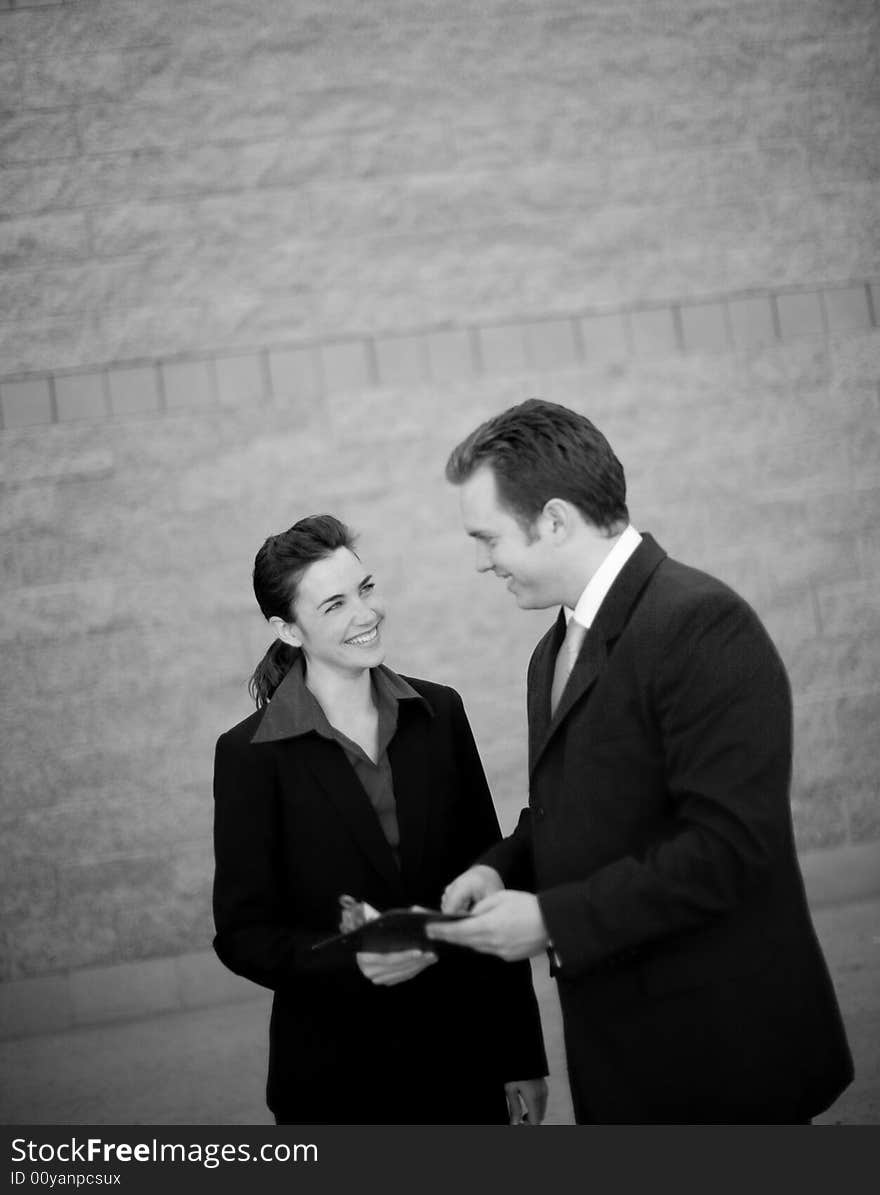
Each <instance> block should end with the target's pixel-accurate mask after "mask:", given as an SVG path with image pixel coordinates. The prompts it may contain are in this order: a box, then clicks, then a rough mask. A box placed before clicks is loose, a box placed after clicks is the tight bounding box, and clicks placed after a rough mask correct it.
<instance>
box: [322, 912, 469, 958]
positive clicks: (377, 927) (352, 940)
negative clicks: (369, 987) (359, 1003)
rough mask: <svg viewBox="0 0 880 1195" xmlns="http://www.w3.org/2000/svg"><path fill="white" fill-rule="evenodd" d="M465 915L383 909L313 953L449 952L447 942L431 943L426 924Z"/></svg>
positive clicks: (464, 914) (324, 943)
mask: <svg viewBox="0 0 880 1195" xmlns="http://www.w3.org/2000/svg"><path fill="white" fill-rule="evenodd" d="M467 916H468V914H467V913H441V912H440V910H439V909H386V911H385V912H384V913H382V914H380V916H378V917H375V918H373V920H372V921H366V922H364V924H363V925H359V926H358V927H357V929H350V930H347V931H346V932H344V933H341V934H334V935H333V937H332V938H324V939H323V940H322V941H321V942H316V943H315V944H314V946H312V950H320V951H325V950H344V951H359V950H369V951H374V952H375V953H377V954H389V953H390V952H391V951H393V950H432V951H434V953H437V951H438V948H439V949H440V950H443V949H444V948H447V949H448V948H449V943H447V942H434V941H432V940H431V938H429V937H427V935H426V934H425V926H426V925H427V923H428V922H429V921H458V920H459V919H460V918H461V917H467Z"/></svg>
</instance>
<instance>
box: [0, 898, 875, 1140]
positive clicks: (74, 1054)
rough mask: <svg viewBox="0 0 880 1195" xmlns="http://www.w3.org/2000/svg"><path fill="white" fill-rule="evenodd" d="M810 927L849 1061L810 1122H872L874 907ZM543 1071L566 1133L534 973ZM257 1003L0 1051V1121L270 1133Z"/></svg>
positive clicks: (566, 1109)
mask: <svg viewBox="0 0 880 1195" xmlns="http://www.w3.org/2000/svg"><path fill="white" fill-rule="evenodd" d="M814 920H815V924H816V929H817V932H818V934H819V937H820V939H821V941H822V945H823V948H824V950H825V952H826V957H827V959H828V962H829V966H830V967H831V970H832V973H833V976H834V981H835V984H836V987H837V991H838V995H839V998H840V1002H841V1007H842V1009H843V1014H844V1019H845V1021H846V1024H847V1028H848V1032H849V1036H850V1042H851V1045H852V1050H853V1054H854V1056H855V1060H856V1078H855V1080H854V1082H853V1083H852V1085H851V1086H850V1087H849V1089H848V1090H847V1091H846V1092H844V1094H843V1095H842V1096H841V1098H840V1099H839V1100H838V1101H837V1102H836V1103H835V1104H834V1105H833V1106H832V1107H831V1108H830V1109H829V1110H828V1111H827V1112H826V1113H825V1114H824V1115H823V1116H822V1117H820V1118H819V1123H821V1124H880V898H877V899H872V900H869V901H861V902H856V903H847V904H839V905H832V906H827V907H823V908H821V909H818V910H816V911H814ZM535 982H536V987H537V990H538V994H539V998H540V1001H541V1007H542V1015H543V1019H544V1026H545V1033H546V1038H547V1047H548V1053H549V1058H550V1067H551V1076H550V1083H551V1093H550V1103H549V1109H548V1114H547V1119H546V1123H547V1124H555V1125H559V1124H571V1123H572V1116H571V1105H570V1102H569V1096H568V1090H567V1084H566V1077H565V1061H564V1051H563V1046H562V1035H561V1026H560V1019H559V1008H558V1004H557V1000H556V991H555V985H554V984H553V983H552V981H551V980H550V979H549V977H548V975H547V969H546V967H545V966H544V964H543V962H539V963H537V964H536V966H535ZM267 1028H268V995H266V996H263V995H260V996H258V997H257V998H254V999H249V1000H246V1001H243V1002H241V1001H240V1002H237V1003H233V1004H225V1005H220V1006H215V1007H211V1008H203V1009H195V1010H190V1011H187V1012H178V1013H168V1014H164V1015H160V1016H154V1017H149V1018H145V1019H140V1020H130V1021H126V1022H124V1023H119V1022H117V1023H115V1024H109V1025H101V1026H97V1027H91V1028H79V1029H72V1030H69V1031H67V1032H63V1033H53V1034H48V1035H43V1036H34V1037H27V1038H21V1039H19V1040H13V1041H5V1042H0V1074H2V1076H3V1086H2V1092H0V1123H3V1124H5V1125H15V1124H60V1125H67V1124H76V1125H85V1124H89V1125H96V1124H149V1125H162V1124H165V1125H178V1124H188V1125H209V1124H236V1125H260V1124H271V1123H272V1119H271V1117H270V1115H269V1113H268V1111H267V1109H266V1107H265V1104H264V1100H263V1085H264V1081H265V1065H266V1037H267Z"/></svg>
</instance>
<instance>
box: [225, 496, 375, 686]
mask: <svg viewBox="0 0 880 1195" xmlns="http://www.w3.org/2000/svg"><path fill="white" fill-rule="evenodd" d="M354 544H355V537H354V535H353V534H352V532H351V531H350V530H349V529H348V527H346V525H345V524H344V523H340V521H339V519H335V518H334V517H333V515H309V516H308V518H305V519H300V520H299V522H298V523H294V525H293V526H292V527H290V528H289V529H288V530H287V531H282V532H281V534H280V535H270V536H269V538H268V539H267V540H266V542H265V543H264V544H263V546H262V548H260V550H259V552H257V555H256V558H255V560H254V594H255V596H256V599H257V604H258V605H259V607H260V609H261V610H262V612H263V617H264V618H266V619H267V620H268V619H270V618H283V619H284V621H285V622H290V620H291V617H292V615H293V604H294V602H295V601H296V590H297V586H298V585H299V582H300V579H301V577H302V575H303V573H304V572H305V571H306V569H307V568H308V567H309V565H310V564H314V563H315V561H316V560H324V559H325V558H326V557H327V556H332V555H333V553H334V552H335V551H336V550H337V549H338V548H348V549H349V551H351V552H353V551H354ZM297 654H298V649H297V648H295V647H291V646H290V645H289V644H287V643H283V642H282V641H281V640H280V639H276V640H275V642H274V643H273V644H272V646H271V647H270V648H269V650H268V651H267V652H266V654H265V655H264V656H263V658H262V660H260V662H259V664H257V666H256V668H255V669H254V674H253V676H252V677H251V679H250V681H249V682H248V692H249V693H250V695H251V697H253V699H254V701H255V702H256V704H257V708H258V709H262V707H263V706H264V705H267V704H268V701H269V698H270V697H271V696H272V694H273V693H274V692H275V690H276V689H277V688H278V686H279V685H280V684H281V682H282V680H283V679H284V677H285V676H286V675H287V673H288V672H289V671H290V668H291V666H292V664H293V662H294V660H295V659H296V657H297Z"/></svg>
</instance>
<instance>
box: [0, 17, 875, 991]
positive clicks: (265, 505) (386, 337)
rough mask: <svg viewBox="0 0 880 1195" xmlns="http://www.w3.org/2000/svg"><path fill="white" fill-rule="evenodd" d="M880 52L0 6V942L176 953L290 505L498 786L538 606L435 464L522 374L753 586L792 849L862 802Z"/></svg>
mask: <svg viewBox="0 0 880 1195" xmlns="http://www.w3.org/2000/svg"><path fill="white" fill-rule="evenodd" d="M878 56H880V12H878V9H877V6H876V4H875V3H874V0H840V2H837V3H833V4H832V3H830V2H828V0H763V2H760V3H759V2H757V0H755V2H753V0H738V2H735V3H730V2H729V0H725V2H723V3H722V2H721V0H634V2H633V3H631V4H627V5H625V6H621V5H619V4H616V3H611V2H610V0H609V2H607V3H606V2H599V3H591V4H587V5H585V4H583V3H575V2H574V0H541V2H538V0H519V2H514V0H484V2H483V3H481V4H479V5H474V4H469V3H468V4H466V3H464V2H463V0H446V2H445V3H443V4H441V3H439V0H438V2H430V0H407V2H404V0H377V2H376V3H374V4H371V5H363V4H357V3H355V2H354V0H321V2H318V0H249V2H248V3H244V2H243V0H175V2H173V3H172V2H171V0H158V2H157V3H151V4H142V3H138V2H137V0H68V2H65V3H42V4H39V3H35V2H33V0H29V2H27V3H26V2H24V0H17V2H16V3H11V2H9V0H7V2H6V3H0V97H2V98H0V112H2V118H0V263H2V275H0V420H2V424H0V453H2V472H0V487H2V488H0V499H2V501H0V559H2V587H3V599H4V600H3V602H2V605H0V642H2V652H3V661H4V667H3V670H2V674H0V675H2V695H0V701H2V716H3V724H4V746H3V753H2V760H0V786H2V804H0V830H2V837H3V841H4V843H6V844H9V847H11V849H8V865H7V867H6V868H5V869H4V870H3V874H2V877H0V954H2V970H0V977H2V978H3V979H5V980H23V979H26V978H28V977H30V979H31V981H32V982H33V981H34V980H35V979H37V978H39V977H44V978H45V980H46V982H50V979H51V977H52V976H53V975H56V974H59V973H63V972H67V971H68V970H76V969H82V968H107V967H111V966H113V965H114V964H119V963H123V962H126V961H129V962H131V963H132V964H134V963H135V962H138V961H139V960H140V961H142V960H145V959H150V958H160V957H167V956H175V955H184V954H187V953H189V952H199V951H203V950H204V949H205V948H206V946H207V944H208V943H209V941H210V937H211V933H212V926H211V918H210V904H209V889H210V879H211V866H212V859H211V844H210V831H211V813H212V810H211V797H210V782H211V766H212V752H213V744H214V741H215V739H216V736H217V734H218V733H219V732H220V731H222V730H223V729H225V728H226V727H227V726H229V725H230V724H232V723H233V722H235V721H237V720H238V719H239V718H241V717H244V716H245V715H246V714H247V713H248V712H249V708H250V707H249V701H248V698H247V694H246V690H245V686H246V682H247V678H248V675H249V673H250V670H251V668H252V666H253V664H254V662H255V661H256V659H257V658H258V656H259V655H260V654H261V652H262V650H263V649H264V647H265V645H266V644H267V642H268V636H267V633H266V628H265V625H264V624H263V623H262V620H261V618H260V615H259V612H258V611H257V609H256V606H255V603H254V600H253V596H252V592H251V589H250V568H251V565H252V561H253V556H254V553H255V552H256V549H257V548H258V547H259V545H260V543H261V542H262V540H263V538H264V537H265V536H266V535H267V534H268V533H270V532H273V531H277V530H280V529H282V528H284V527H286V526H288V525H289V524H290V523H291V522H293V521H294V520H295V519H296V518H298V517H300V516H301V515H303V514H305V513H308V512H312V511H317V510H330V511H334V512H336V513H338V514H339V515H340V516H341V517H343V518H345V519H347V520H349V521H350V522H351V523H352V524H353V525H354V526H355V527H356V528H357V529H358V530H359V531H360V533H361V545H362V550H363V553H364V556H365V559H367V560H369V563H370V567H372V568H373V569H374V571H375V572H376V573H377V574H378V576H379V577H380V578H381V579H382V581H383V583H384V588H385V590H386V593H387V595H388V597H389V600H390V606H391V615H392V617H391V619H390V623H389V626H390V637H391V641H392V643H393V648H392V651H391V654H390V657H389V663H391V664H392V666H394V667H397V668H399V669H400V670H402V671H405V672H409V673H412V674H415V675H425V676H430V677H433V678H435V679H438V680H442V681H446V682H448V683H451V684H454V685H455V686H456V687H457V688H459V689H460V690H461V692H462V693H463V695H464V698H465V702H466V706H467V708H468V710H469V713H470V715H471V719H472V721H473V724H474V728H475V732H476V734H477V738H478V742H479V744H480V747H481V750H482V754H483V759H484V762H485V764H486V767H487V771H488V773H489V776H490V781H491V783H492V787H493V791H494V793H495V796H496V800H497V803H498V807H499V812H500V814H501V817H502V821H503V823H504V824H505V826H506V827H510V826H511V824H512V822H513V820H514V819H515V815H516V811H517V809H518V807H519V806H520V804H521V802H522V801H523V799H524V795H525V787H524V774H525V751H524V727H525V712H524V672H525V665H526V662H527V659H528V656H529V653H530V651H531V647H532V645H533V643H534V641H535V640H536V639H537V637H538V636H539V634H540V633H541V632H542V631H543V629H544V627H545V626H546V625H547V620H548V616H547V615H543V614H529V615H524V614H522V613H521V612H519V611H518V610H517V609H516V608H515V607H514V606H513V604H512V603H511V601H510V598H509V595H507V594H506V593H505V592H504V590H503V587H502V586H500V585H498V584H497V582H494V581H493V579H492V578H485V577H478V576H477V575H476V574H475V573H474V570H473V560H472V551H471V549H470V547H469V546H468V543H467V541H466V540H465V538H464V536H463V534H462V533H461V531H460V529H459V524H458V515H457V501H456V496H455V493H454V491H452V490H450V489H449V487H448V486H446V484H445V482H444V480H443V464H444V461H445V458H446V455H447V453H448V451H449V449H450V448H451V447H452V445H453V444H454V443H455V442H456V441H457V439H458V438H459V437H460V436H461V435H463V434H465V433H466V432H467V431H469V430H470V428H471V427H472V426H473V425H474V424H475V423H476V422H477V421H478V420H480V419H482V418H483V417H485V416H488V415H489V414H491V413H493V412H495V411H497V410H499V409H500V408H502V407H503V406H505V405H507V404H509V403H511V402H515V401H519V400H520V399H521V398H523V397H526V396H527V395H530V394H540V395H542V396H544V397H546V398H549V399H552V400H555V401H559V402H564V403H567V404H569V405H571V406H573V407H576V408H577V409H579V410H582V411H584V412H585V413H587V414H589V415H590V416H591V418H594V419H595V421H596V422H597V423H598V424H599V426H600V427H602V429H603V430H604V431H605V432H606V433H607V434H608V435H609V438H610V439H611V442H612V444H613V445H614V446H615V448H616V450H617V451H618V454H619V456H620V457H621V459H622V461H623V463H624V465H625V467H626V470H627V475H628V478H629V484H630V498H631V509H632V513H633V518H634V521H635V522H636V524H637V525H638V526H640V527H644V528H646V529H649V530H651V531H653V532H654V534H655V535H656V536H657V538H658V539H659V540H660V542H661V543H662V544H663V545H664V546H665V547H666V548H667V549H668V550H669V552H670V553H671V554H673V555H677V556H680V557H682V558H684V559H687V560H688V561H689V562H690V563H693V564H695V565H698V566H700V567H704V568H706V569H708V570H710V571H714V572H715V573H717V574H718V575H720V576H722V577H723V578H724V579H725V580H727V581H729V582H730V583H731V584H733V585H734V586H735V587H736V588H738V589H739V590H740V591H742V592H743V593H744V594H745V595H746V596H747V597H748V598H749V599H750V600H751V601H752V602H753V604H754V605H755V607H756V608H757V609H758V611H759V612H760V614H761V615H762V617H763V618H764V619H765V621H766V623H767V625H768V627H769V628H770V630H771V633H772V634H773V635H774V637H775V639H776V641H777V642H778V644H779V646H780V649H781V651H782V653H783V656H784V658H785V660H786V662H787V665H788V667H789V670H790V673H791V677H792V683H793V686H794V690H795V699H796V733H797V739H796V760H795V787H794V794H793V802H794V813H795V821H796V828H797V834H798V840H799V845H800V847H801V848H802V849H803V850H804V851H811V850H817V849H820V848H821V849H824V848H831V847H852V848H853V849H855V848H856V847H864V846H865V845H866V844H872V843H873V844H877V843H878V842H880V795H878V780H877V777H878V771H880V768H878V764H880V759H878V752H877V735H876V732H875V727H876V725H877V722H878V716H880V655H878V652H877V647H876V643H877V632H878V627H880V607H878V598H877V592H878V576H880V536H878V530H877V513H878V494H880V452H878V418H880V328H878V317H880V239H878V212H880V204H878V199H880V154H878V146H880V83H878V79H880V71H878ZM96 973H98V972H96ZM163 974H164V972H163ZM169 974H170V972H169ZM175 974H176V972H175ZM163 982H164V981H163ZM175 982H176V981H175ZM175 990H176V989H175ZM163 991H164V989H163ZM163 999H164V997H163Z"/></svg>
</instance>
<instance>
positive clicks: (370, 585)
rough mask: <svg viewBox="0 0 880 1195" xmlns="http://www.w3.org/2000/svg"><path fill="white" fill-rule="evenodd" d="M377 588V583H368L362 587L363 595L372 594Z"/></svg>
mask: <svg viewBox="0 0 880 1195" xmlns="http://www.w3.org/2000/svg"><path fill="white" fill-rule="evenodd" d="M375 588H376V582H375V581H367V582H366V583H365V584H364V585H362V586H361V593H372V592H373V590H374V589H375Z"/></svg>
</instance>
